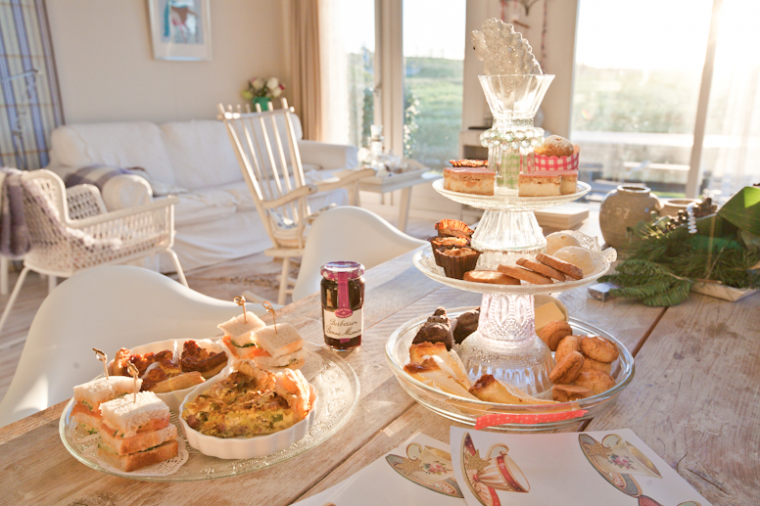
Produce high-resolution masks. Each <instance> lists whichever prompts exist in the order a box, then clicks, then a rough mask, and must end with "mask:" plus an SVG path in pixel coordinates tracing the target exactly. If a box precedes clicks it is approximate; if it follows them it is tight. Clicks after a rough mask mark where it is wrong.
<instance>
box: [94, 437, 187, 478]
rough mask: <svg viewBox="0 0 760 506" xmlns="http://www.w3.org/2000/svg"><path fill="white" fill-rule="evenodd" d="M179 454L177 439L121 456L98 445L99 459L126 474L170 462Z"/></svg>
mask: <svg viewBox="0 0 760 506" xmlns="http://www.w3.org/2000/svg"><path fill="white" fill-rule="evenodd" d="M178 452H179V445H178V444H177V440H176V439H173V440H171V441H166V442H165V443H161V444H160V445H158V446H156V447H155V448H151V449H149V450H145V451H142V452H137V453H130V454H129V455H119V454H118V453H115V452H114V451H113V449H112V448H109V447H108V445H106V444H104V443H100V444H99V445H98V457H100V458H101V459H103V460H104V461H106V462H108V463H109V464H111V465H112V466H113V467H115V468H117V469H120V470H122V471H124V472H126V473H129V472H131V471H136V470H138V469H142V468H143V467H147V466H150V465H153V464H158V463H159V462H163V461H164V460H169V459H170V458H172V457H176V456H177V453H178Z"/></svg>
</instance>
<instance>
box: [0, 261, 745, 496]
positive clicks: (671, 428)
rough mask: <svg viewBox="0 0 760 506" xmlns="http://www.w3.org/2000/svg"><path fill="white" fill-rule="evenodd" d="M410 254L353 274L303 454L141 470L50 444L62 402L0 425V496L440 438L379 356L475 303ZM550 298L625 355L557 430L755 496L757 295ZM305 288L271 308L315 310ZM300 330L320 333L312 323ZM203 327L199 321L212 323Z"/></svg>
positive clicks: (217, 485) (179, 491)
mask: <svg viewBox="0 0 760 506" xmlns="http://www.w3.org/2000/svg"><path fill="white" fill-rule="evenodd" d="M411 256H412V254H411V253H410V254H407V255H404V256H401V257H399V258H396V259H394V260H391V261H389V262H387V263H385V264H382V265H380V266H378V267H375V268H373V269H370V270H369V271H368V272H367V274H366V276H365V279H366V303H365V310H364V319H365V332H364V336H363V344H362V346H361V348H360V349H359V350H357V351H354V352H351V353H349V354H348V356H347V357H346V358H347V360H348V362H349V363H350V364H351V366H352V367H353V368H354V370H355V371H356V373H357V375H358V377H359V381H360V383H361V397H360V400H359V403H358V405H357V407H356V409H355V411H354V412H353V414H352V415H351V418H350V420H349V422H348V423H347V424H346V425H345V426H344V427H343V429H342V430H341V431H340V432H339V433H338V434H337V435H335V436H333V437H332V438H331V439H330V440H328V441H327V442H325V443H323V444H321V445H320V446H318V447H316V448H313V449H312V450H310V451H308V452H306V453H305V454H303V455H301V456H299V457H296V458H294V459H292V460H289V461H287V462H284V463H282V464H278V465H275V466H273V467H271V468H268V469H266V470H264V471H260V472H254V473H250V474H246V475H242V476H237V477H233V478H224V479H217V480H211V481H198V482H185V483H149V482H142V481H134V480H129V479H124V478H118V477H114V476H110V475H106V474H103V473H100V472H97V471H94V470H92V469H90V468H88V467H86V466H85V465H83V464H81V463H80V462H78V461H77V460H75V459H74V457H72V456H71V455H70V454H69V453H68V451H67V450H66V449H65V448H64V446H63V444H62V443H61V441H60V438H59V435H58V421H59V418H60V415H61V412H62V410H63V408H64V403H61V404H58V405H56V406H53V407H51V408H49V409H47V410H45V411H42V412H40V413H38V414H36V415H33V416H30V417H28V418H25V419H23V420H20V421H18V422H16V423H14V424H12V425H9V426H7V427H4V428H2V429H0V470H1V471H0V490H2V494H0V503H2V504H25V505H26V504H81V505H110V504H204V505H208V504H214V505H218V506H222V505H232V504H236V505H237V504H251V505H253V504H268V505H278V504H290V503H292V502H294V501H297V500H299V499H302V498H305V497H308V496H310V495H312V494H314V493H316V492H319V491H322V490H324V489H326V488H328V487H330V486H332V485H335V484H336V483H338V482H340V481H342V480H343V479H345V478H346V477H348V476H350V475H351V474H353V473H354V472H356V471H358V470H359V469H361V468H362V467H364V466H366V465H368V464H369V463H371V462H372V461H374V460H375V459H377V458H379V457H380V456H382V455H383V454H384V453H386V452H387V451H388V450H390V449H391V448H394V447H395V446H397V445H399V444H401V443H402V442H403V441H404V440H406V439H407V438H409V437H411V436H412V434H414V433H415V432H417V431H422V432H423V433H425V434H427V435H429V436H431V437H434V438H438V439H440V440H443V441H448V437H449V428H450V427H451V425H452V422H450V421H449V420H447V419H445V418H442V417H441V416H438V415H436V414H434V413H432V412H430V411H428V410H427V409H425V408H423V407H422V406H420V405H418V404H416V403H415V402H414V401H413V400H412V398H411V397H409V396H408V395H407V394H406V393H405V392H404V390H403V389H402V388H401V387H400V386H399V384H398V382H397V380H396V378H395V377H394V376H393V373H392V372H391V370H390V369H389V368H388V366H387V365H386V362H385V354H384V346H385V343H386V341H387V339H388V337H389V336H390V334H391V333H392V332H393V331H394V330H395V329H396V328H398V327H399V326H400V325H401V324H403V323H404V322H406V321H408V320H410V319H412V318H414V317H417V316H420V315H424V314H428V313H431V312H432V311H433V310H434V309H435V308H436V307H438V306H444V307H461V306H477V305H479V303H480V296H479V295H477V294H472V293H467V292H462V291H457V290H454V289H451V288H447V287H442V286H441V285H440V284H438V283H435V282H433V281H431V280H429V279H428V278H427V277H425V276H424V275H423V274H421V273H420V272H419V271H418V270H417V269H416V268H415V267H414V266H413V265H412V262H411ZM560 299H561V300H562V301H563V302H564V303H565V305H566V306H567V308H568V310H569V312H570V315H571V316H573V317H575V318H577V319H579V320H582V321H586V322H588V323H590V324H592V325H595V326H598V327H600V328H602V329H605V330H606V331H608V332H609V333H611V334H612V335H614V336H616V337H617V338H618V339H619V340H620V341H622V342H623V343H624V344H625V345H626V346H627V347H628V349H629V350H631V352H632V353H633V354H634V356H635V357H636V373H635V377H634V379H633V382H632V383H631V384H630V385H629V386H628V388H627V389H625V390H624V391H623V392H622V394H621V395H620V396H619V397H618V400H617V403H616V404H615V405H614V406H612V407H611V409H609V410H608V411H606V412H605V413H604V414H603V415H602V416H599V417H597V418H595V419H592V420H590V421H588V422H585V423H582V424H580V423H579V424H578V426H577V427H574V428H571V429H568V430H576V431H581V430H607V429H616V428H626V427H627V428H631V429H633V430H634V431H635V432H636V433H637V434H638V435H639V437H640V438H641V439H643V440H644V441H645V442H646V443H647V444H648V445H649V446H650V447H651V448H652V449H653V450H654V451H655V452H657V453H658V454H659V455H660V456H661V457H662V458H663V459H664V460H665V461H666V462H668V463H669V464H670V465H671V466H672V467H673V468H674V469H675V470H676V471H677V472H678V473H679V474H680V475H681V476H682V477H683V478H684V479H685V480H686V481H688V482H689V483H690V484H691V485H692V486H693V487H694V488H695V489H696V490H697V491H698V492H699V493H700V494H702V495H703V496H704V497H706V498H707V499H708V500H710V501H711V502H712V503H713V504H716V505H717V504H747V505H749V504H757V500H758V499H757V498H758V486H760V485H759V484H760V453H758V448H760V295H754V296H751V297H749V298H746V299H744V300H742V301H739V302H736V303H730V302H725V301H721V300H717V299H713V298H709V297H706V296H702V295H696V294H694V295H692V296H691V298H690V299H689V300H688V301H687V302H685V303H683V304H681V305H679V306H676V307H672V308H667V309H665V308H648V307H645V306H643V305H641V304H639V303H634V302H630V301H625V300H616V299H613V300H609V301H607V302H599V301H596V300H594V299H591V298H590V297H589V296H588V295H587V292H586V289H585V288H580V289H576V290H572V291H569V292H565V293H563V294H561V295H560ZM320 311H321V309H320V305H319V300H318V298H317V296H312V297H309V298H306V299H303V300H301V301H299V302H297V303H295V304H292V305H289V306H287V307H286V308H284V309H283V310H282V314H281V315H279V317H278V319H279V318H282V319H283V320H284V321H297V320H298V319H300V318H312V319H320V318H321V313H320ZM309 328H310V329H314V330H315V331H314V332H305V333H304V335H303V337H304V339H306V340H308V341H311V342H313V343H318V344H321V343H322V342H323V339H322V335H321V332H319V331H318V329H316V328H315V326H309ZM212 329H213V327H212Z"/></svg>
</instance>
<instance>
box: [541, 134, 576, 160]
mask: <svg viewBox="0 0 760 506" xmlns="http://www.w3.org/2000/svg"><path fill="white" fill-rule="evenodd" d="M534 151H535V153H536V154H537V155H541V156H573V153H574V152H575V147H574V146H573V143H572V142H570V141H569V140H567V139H565V138H564V137H560V136H559V135H550V136H549V137H547V138H546V139H544V143H543V144H542V145H541V146H539V147H537V148H536V149H535V150H534Z"/></svg>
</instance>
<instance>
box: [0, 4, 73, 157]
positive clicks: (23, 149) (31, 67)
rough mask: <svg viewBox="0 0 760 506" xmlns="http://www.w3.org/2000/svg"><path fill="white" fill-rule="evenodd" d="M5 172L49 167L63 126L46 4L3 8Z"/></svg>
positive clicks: (0, 141)
mask: <svg viewBox="0 0 760 506" xmlns="http://www.w3.org/2000/svg"><path fill="white" fill-rule="evenodd" d="M0 19H2V20H3V22H2V24H0V166H10V167H17V168H19V169H23V170H31V169H39V168H41V167H44V166H46V165H47V164H48V163H49V161H50V159H49V155H48V150H49V145H48V135H49V134H50V131H51V130H53V129H54V128H55V127H57V126H58V125H60V124H61V123H63V110H62V108H61V101H60V93H59V89H58V77H57V74H56V70H55V63H54V61H53V47H52V43H51V41H50V28H49V26H48V20H47V11H46V7H45V2H44V0H12V1H4V2H0Z"/></svg>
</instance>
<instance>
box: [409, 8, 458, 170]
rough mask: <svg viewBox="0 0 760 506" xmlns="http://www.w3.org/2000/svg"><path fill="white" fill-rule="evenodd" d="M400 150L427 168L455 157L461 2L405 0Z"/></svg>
mask: <svg viewBox="0 0 760 506" xmlns="http://www.w3.org/2000/svg"><path fill="white" fill-rule="evenodd" d="M403 5H404V10H403V20H404V21H403V22H404V29H403V37H404V39H403V42H404V44H403V47H404V155H405V156H407V157H409V158H414V159H415V160H417V161H419V162H420V163H422V164H424V165H427V166H428V167H431V168H441V167H444V166H446V165H448V160H450V159H452V158H456V157H457V150H458V144H457V142H458V136H459V131H460V130H461V128H462V92H463V88H462V72H463V67H464V49H465V40H464V37H465V6H466V4H465V2H463V1H461V0H439V1H437V2H435V5H434V7H433V6H432V5H431V3H430V1H429V0H405V1H404V4H403Z"/></svg>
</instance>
